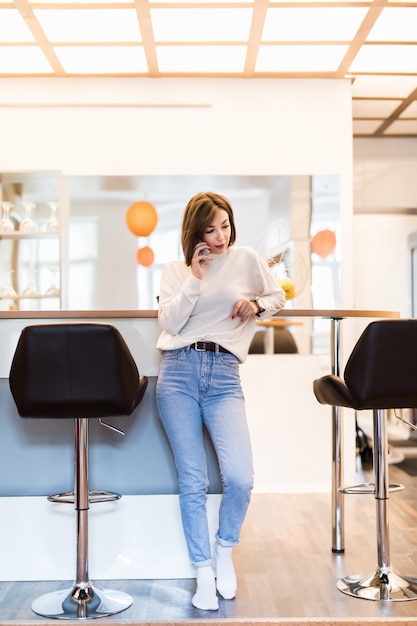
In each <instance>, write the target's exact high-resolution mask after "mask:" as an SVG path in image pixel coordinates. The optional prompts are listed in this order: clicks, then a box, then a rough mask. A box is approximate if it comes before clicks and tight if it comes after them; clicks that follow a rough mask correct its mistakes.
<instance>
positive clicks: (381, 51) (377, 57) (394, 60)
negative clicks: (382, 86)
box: [349, 44, 417, 75]
mask: <svg viewBox="0 0 417 626" xmlns="http://www.w3.org/2000/svg"><path fill="white" fill-rule="evenodd" d="M351 72H369V73H381V74H389V73H400V74H401V73H402V74H414V75H416V74H417V45H414V46H413V45H400V44H399V45H396V46H394V45H392V46H390V45H386V46H384V45H378V44H375V45H373V44H365V45H364V46H362V48H361V49H360V50H359V52H358V54H357V55H356V57H355V59H354V60H353V62H352V65H351V66H350V68H349V73H351Z"/></svg>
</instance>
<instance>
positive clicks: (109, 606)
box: [32, 585, 133, 620]
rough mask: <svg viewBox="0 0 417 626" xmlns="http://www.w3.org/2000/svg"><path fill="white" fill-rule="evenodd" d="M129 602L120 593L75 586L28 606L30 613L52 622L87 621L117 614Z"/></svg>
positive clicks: (126, 597) (53, 592)
mask: <svg viewBox="0 0 417 626" xmlns="http://www.w3.org/2000/svg"><path fill="white" fill-rule="evenodd" d="M132 603H133V599H132V598H131V597H130V596H129V595H128V594H127V593H124V592H123V591H114V590H113V589H97V588H96V587H94V586H91V585H89V586H87V587H86V589H85V590H84V589H80V588H78V587H77V586H75V587H73V588H71V589H62V590H61V591H52V592H51V593H47V594H45V595H43V596H40V597H39V598H37V599H36V600H34V602H33V603H32V611H33V612H34V613H37V614H38V615H42V616H43V617H51V618H55V619H72V620H74V619H83V620H87V619H94V618H96V617H106V616H108V615H114V614H115V613H120V612H121V611H124V610H125V609H128V608H129V607H130V606H131V605H132Z"/></svg>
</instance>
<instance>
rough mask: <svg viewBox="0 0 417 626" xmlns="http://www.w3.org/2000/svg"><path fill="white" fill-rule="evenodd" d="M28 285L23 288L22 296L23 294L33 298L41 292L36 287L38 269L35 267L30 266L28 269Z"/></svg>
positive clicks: (25, 296)
mask: <svg viewBox="0 0 417 626" xmlns="http://www.w3.org/2000/svg"><path fill="white" fill-rule="evenodd" d="M27 276H28V278H27V285H26V287H25V288H24V289H23V291H22V293H21V294H20V295H21V296H23V297H24V298H33V297H34V296H38V295H39V292H38V289H37V287H36V270H35V268H33V267H29V268H28V269H27Z"/></svg>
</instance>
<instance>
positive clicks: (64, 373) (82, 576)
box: [9, 323, 148, 619]
mask: <svg viewBox="0 0 417 626" xmlns="http://www.w3.org/2000/svg"><path fill="white" fill-rule="evenodd" d="M9 381H10V389H11V392H12V395H13V398H14V401H15V403H16V406H17V410H18V412H19V415H20V416H21V417H32V418H51V419H65V418H70V419H71V418H72V419H74V423H75V480H74V506H75V510H76V512H77V536H76V546H77V547H76V576H75V581H74V585H73V587H72V588H71V589H68V590H61V591H55V592H52V593H48V594H46V595H43V596H41V597H40V598H38V599H36V600H35V601H34V602H33V604H32V610H33V611H34V612H35V613H37V614H39V615H42V616H44V617H52V618H57V619H90V618H96V617H104V616H108V615H113V614H115V613H119V612H120V611H124V610H125V609H127V608H128V607H129V606H131V604H132V598H131V597H130V596H129V595H128V594H126V593H123V592H120V591H114V590H110V589H97V588H96V587H95V586H94V585H93V583H92V582H91V581H90V579H89V575H88V509H89V502H90V499H89V486H88V420H89V419H91V418H99V419H101V418H105V417H110V416H123V415H130V414H131V413H132V412H133V410H134V409H135V408H136V407H137V406H138V405H139V403H140V402H141V400H142V398H143V395H144V393H145V390H146V387H147V384H148V379H147V377H146V376H140V375H139V372H138V369H137V367H136V364H135V361H134V360H133V357H132V355H131V353H130V351H129V348H128V347H127V345H126V343H125V341H124V339H123V337H122V336H121V334H120V333H119V331H118V330H117V329H116V328H114V327H113V326H111V325H108V324H98V323H91V324H90V323H87V324H85V323H71V324H66V323H63V324H45V325H36V326H27V327H26V328H25V329H24V330H23V331H22V333H21V335H20V338H19V341H18V344H17V347H16V351H15V354H14V357H13V361H12V365H11V369H10V377H9Z"/></svg>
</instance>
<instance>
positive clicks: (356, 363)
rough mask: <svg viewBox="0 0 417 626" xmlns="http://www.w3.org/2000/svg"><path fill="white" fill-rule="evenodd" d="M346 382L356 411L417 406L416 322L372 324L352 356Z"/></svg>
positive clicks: (403, 320) (348, 365)
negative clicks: (358, 409)
mask: <svg viewBox="0 0 417 626" xmlns="http://www.w3.org/2000/svg"><path fill="white" fill-rule="evenodd" d="M344 380H345V383H346V386H347V388H348V389H349V392H350V394H351V396H352V397H353V398H354V399H355V402H354V404H353V405H354V406H355V407H356V408H362V409H390V408H392V409H401V408H414V407H417V319H402V320H381V321H376V322H371V323H370V324H369V325H368V326H367V327H366V329H365V330H364V332H363V333H362V335H361V336H360V338H359V339H358V341H357V343H356V345H355V347H354V348H353V350H352V352H351V354H350V357H349V359H348V361H347V363H346V367H345V371H344Z"/></svg>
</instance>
